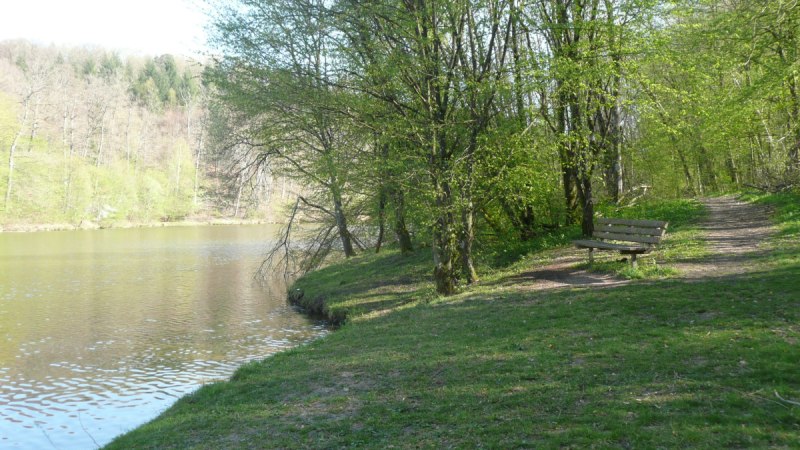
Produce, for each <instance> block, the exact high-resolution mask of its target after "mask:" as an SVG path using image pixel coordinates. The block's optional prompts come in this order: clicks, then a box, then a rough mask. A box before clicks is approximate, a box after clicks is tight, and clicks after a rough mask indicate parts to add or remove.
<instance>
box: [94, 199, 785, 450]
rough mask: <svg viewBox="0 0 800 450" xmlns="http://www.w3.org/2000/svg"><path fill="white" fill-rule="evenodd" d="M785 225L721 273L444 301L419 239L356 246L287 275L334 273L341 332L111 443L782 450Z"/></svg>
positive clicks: (486, 292)
mask: <svg viewBox="0 0 800 450" xmlns="http://www.w3.org/2000/svg"><path fill="white" fill-rule="evenodd" d="M778 217H779V218H781V217H783V216H781V214H780V212H779V214H778ZM791 217H794V216H790V219H789V220H784V219H781V220H783V222H782V225H781V226H782V227H783V226H784V225H786V224H787V223H789V222H790V221H791V220H793V219H791ZM787 226H789V227H791V226H790V225H787ZM789 233H790V232H789ZM783 236H784V237H785V238H786V239H787V241H786V242H793V244H786V243H784V244H783V246H784V247H783V249H782V250H781V252H779V253H778V254H777V255H778V256H776V257H774V258H765V259H763V260H762V261H759V262H755V263H754V265H753V267H752V270H751V271H750V272H748V273H746V274H743V275H737V276H733V277H728V278H725V279H708V280H698V281H693V282H682V281H681V280H679V279H668V280H653V281H648V282H647V283H632V284H629V285H625V286H621V287H617V288H606V289H595V290H593V289H588V288H581V289H568V290H558V291H550V292H543V291H542V292H527V291H525V290H524V289H515V288H513V287H511V288H509V287H508V286H504V287H499V286H497V285H496V284H493V283H486V284H483V285H481V286H479V287H477V288H474V289H471V290H467V291H465V292H462V293H461V294H459V295H456V296H454V297H448V298H437V297H435V296H434V295H432V293H431V291H430V287H429V284H428V283H426V282H425V281H424V279H425V277H427V276H428V267H429V266H427V265H426V264H424V261H425V257H426V253H427V252H421V253H419V254H416V255H414V256H412V257H410V258H402V257H400V256H399V255H397V254H394V253H389V254H385V255H380V256H374V255H371V256H368V257H362V259H359V260H355V261H352V262H351V263H348V264H347V265H345V266H341V267H339V269H336V268H333V267H331V268H328V269H327V271H320V272H316V273H314V274H311V275H310V276H308V277H306V278H305V279H304V280H301V281H300V282H299V283H298V285H299V286H303V287H304V288H305V289H306V290H307V291H309V292H310V291H311V290H312V289H315V288H316V289H317V290H318V291H317V292H318V294H317V295H323V294H322V292H325V291H324V290H323V289H322V288H321V287H325V288H326V289H327V288H330V287H332V286H335V285H337V283H340V286H339V288H338V289H339V290H337V291H336V292H329V293H327V294H325V300H326V301H329V300H330V301H332V302H333V303H334V304H335V305H337V306H336V307H337V308H342V309H343V310H344V311H348V310H347V308H350V307H352V308H353V310H352V311H354V313H352V318H353V319H352V320H349V321H348V322H347V323H346V324H345V325H344V326H343V327H342V328H341V329H339V330H338V331H336V332H335V333H332V334H330V335H328V336H327V337H325V338H324V339H320V340H318V341H315V342H313V343H311V344H309V345H306V346H303V347H300V348H297V349H294V350H291V351H288V352H284V353H281V354H279V355H277V356H275V357H272V358H269V359H266V360H264V361H261V362H255V363H250V364H248V365H246V366H244V367H242V368H241V369H240V370H239V371H238V372H237V373H236V374H235V375H234V376H233V378H232V379H231V380H230V381H229V382H225V383H216V384H212V385H209V386H206V387H204V388H202V389H200V390H199V391H197V392H196V393H195V394H192V395H190V396H187V397H185V398H183V399H182V400H180V401H179V402H178V403H177V404H176V405H175V406H173V407H172V408H170V409H169V410H168V411H166V412H165V413H164V414H162V415H161V416H160V417H159V418H157V419H156V420H154V421H152V422H150V423H148V424H146V425H144V426H142V427H140V428H138V429H136V430H134V431H133V432H131V433H129V434H127V435H125V436H122V437H121V438H118V439H117V440H116V441H114V442H113V443H112V444H111V445H110V446H109V448H125V449H128V448H208V449H217V448H309V447H310V448H347V447H356V448H676V447H691V448H709V449H718V448H765V447H770V448H797V447H798V446H800V406H797V405H795V404H792V403H791V402H792V401H794V402H798V401H800V377H798V375H797V373H798V372H797V370H798V366H797V363H798V361H800V325H798V324H800V295H799V294H798V282H797V280H798V279H800V259H798V258H797V255H798V253H800V244H798V242H797V241H798V239H797V238H798V234H797V233H795V234H794V235H791V234H784V235H783ZM790 238H791V239H794V240H793V241H791V240H790ZM780 239H783V238H780ZM529 258H530V259H535V256H530V257H529ZM520 264H521V263H520ZM512 266H513V265H512ZM512 266H509V268H505V269H503V270H500V271H498V272H496V273H495V274H493V275H492V276H493V277H497V279H501V278H502V277H504V276H508V273H509V272H508V271H512V269H513V267H512ZM359 274H361V275H359ZM378 279H380V280H383V281H382V282H378V281H377V280H378ZM317 283H319V284H317ZM380 286H384V287H391V289H381V288H380ZM371 292H372V293H376V292H377V293H378V295H377V296H375V299H376V300H374V301H373V302H372V303H370V302H369V300H368V299H370V298H371V294H370V293H371ZM417 295H421V298H422V299H423V301H419V299H417V298H416V296H417ZM352 299H360V300H352ZM348 301H351V302H352V303H348ZM370 308H372V309H370ZM348 313H351V312H350V311H348ZM778 396H780V398H779V397H778ZM787 400H788V401H787Z"/></svg>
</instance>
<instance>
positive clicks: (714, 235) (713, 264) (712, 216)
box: [673, 196, 775, 278]
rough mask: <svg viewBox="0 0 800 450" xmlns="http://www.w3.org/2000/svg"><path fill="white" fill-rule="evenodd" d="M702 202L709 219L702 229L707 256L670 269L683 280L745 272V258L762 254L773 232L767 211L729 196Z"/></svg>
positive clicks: (746, 267) (675, 265) (680, 263)
mask: <svg viewBox="0 0 800 450" xmlns="http://www.w3.org/2000/svg"><path fill="white" fill-rule="evenodd" d="M702 202H703V204H704V205H705V206H706V208H707V209H708V217H707V218H706V220H705V221H704V222H703V224H702V225H701V229H702V230H703V231H704V234H705V237H704V239H705V240H706V243H707V245H708V251H709V252H710V255H709V256H707V257H705V258H703V259H700V260H697V261H685V262H679V263H677V264H673V266H674V267H675V268H677V269H678V270H680V271H681V272H683V274H684V276H685V277H686V278H703V277H718V276H725V275H735V274H739V273H744V272H747V270H748V264H747V259H748V258H750V257H752V256H753V255H756V254H758V253H760V252H763V251H764V248H763V246H764V245H765V244H766V242H767V239H768V238H769V237H770V235H772V233H773V232H774V231H775V230H774V228H773V226H772V223H771V222H770V220H769V214H770V209H769V208H768V207H765V206H760V205H754V204H752V203H746V202H743V201H740V200H737V199H736V198H735V197H732V196H726V197H717V198H708V199H703V200H702Z"/></svg>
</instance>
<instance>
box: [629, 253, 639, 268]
mask: <svg viewBox="0 0 800 450" xmlns="http://www.w3.org/2000/svg"><path fill="white" fill-rule="evenodd" d="M638 266H639V265H638V264H636V253H631V267H633V268H634V269H635V268H637V267H638Z"/></svg>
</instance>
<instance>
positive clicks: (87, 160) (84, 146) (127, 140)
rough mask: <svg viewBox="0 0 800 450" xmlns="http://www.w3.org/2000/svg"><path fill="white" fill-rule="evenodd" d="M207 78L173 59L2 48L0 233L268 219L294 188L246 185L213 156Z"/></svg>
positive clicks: (267, 182)
mask: <svg viewBox="0 0 800 450" xmlns="http://www.w3.org/2000/svg"><path fill="white" fill-rule="evenodd" d="M202 71H203V65H202V64H201V63H200V62H197V61H190V60H186V59H182V58H180V57H175V56H173V55H160V56H157V57H132V56H124V55H120V54H118V53H115V52H114V51H112V50H107V49H99V48H56V47H52V46H51V47H44V46H41V45H35V44H32V43H29V42H26V41H7V42H3V43H0V157H1V158H2V161H3V164H2V166H0V179H2V182H0V184H2V195H3V197H2V198H0V201H2V206H1V207H0V226H2V225H3V224H5V225H7V226H9V227H11V228H13V226H14V225H22V228H23V229H24V228H25V227H24V225H25V224H48V223H49V224H72V225H79V224H83V225H84V226H86V225H87V224H88V225H89V226H112V225H115V224H118V223H125V222H128V223H150V222H162V221H174V220H181V219H187V218H189V219H191V218H213V217H234V218H247V217H250V218H267V216H268V215H269V214H270V212H269V211H268V210H267V209H265V207H266V205H267V203H268V201H269V196H270V195H271V193H272V191H273V190H276V189H281V188H282V190H283V191H284V192H282V195H283V196H284V197H285V196H286V195H287V194H286V192H285V190H286V184H287V181H286V180H285V179H284V180H280V182H281V183H282V185H281V186H278V185H277V184H275V185H273V184H272V183H273V181H274V180H273V179H272V178H270V177H269V176H265V173H262V174H261V177H260V178H259V179H257V180H256V179H254V180H249V179H247V180H245V179H243V178H237V173H238V168H237V167H235V166H234V165H232V164H231V163H230V162H228V161H227V160H226V159H224V158H223V157H222V154H221V153H219V152H217V151H215V150H214V149H215V148H217V147H216V146H215V141H214V140H213V135H212V134H211V133H212V130H213V128H212V127H211V126H210V112H209V107H208V104H209V102H208V97H209V91H208V89H207V87H206V86H204V84H203V82H202ZM277 182H278V181H275V183H277ZM276 192H277V191H276ZM273 203H280V201H278V202H273Z"/></svg>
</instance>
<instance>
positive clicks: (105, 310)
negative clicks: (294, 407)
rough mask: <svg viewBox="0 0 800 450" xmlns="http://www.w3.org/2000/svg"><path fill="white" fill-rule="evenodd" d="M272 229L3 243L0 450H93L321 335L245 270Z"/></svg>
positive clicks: (80, 235)
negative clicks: (181, 400)
mask: <svg viewBox="0 0 800 450" xmlns="http://www.w3.org/2000/svg"><path fill="white" fill-rule="evenodd" d="M275 231H276V230H275V228H274V227H270V226H231V227H186V228H150V229H130V230H99V231H74V232H48V233H31V234H2V235H0V448H52V447H55V448H92V447H95V446H97V445H102V444H104V443H106V442H108V441H109V440H111V439H112V438H113V437H114V436H116V435H118V434H120V433H122V432H125V431H127V430H129V429H131V428H133V427H135V426H136V425H138V424H140V423H143V422H144V421H146V420H148V419H150V418H152V417H154V416H155V415H156V414H158V413H159V412H160V411H162V410H163V409H164V408H166V407H167V406H169V405H170V404H171V403H172V402H174V400H175V399H176V398H177V397H180V396H181V395H184V394H186V393H188V392H191V391H193V390H195V389H196V388H197V387H198V386H200V385H202V384H204V383H208V382H212V381H216V380H220V379H225V378H227V377H228V376H230V374H231V373H232V372H233V370H235V368H236V367H238V366H239V365H241V364H242V363H243V362H245V361H249V360H252V359H260V358H263V357H264V356H266V355H269V354H271V353H274V352H276V351H279V350H281V349H284V348H287V347H291V346H295V345H297V344H298V343H301V342H304V341H307V340H309V339H313V338H314V337H316V336H319V335H320V334H322V333H324V332H325V330H324V328H323V327H322V325H321V324H318V323H313V322H311V321H309V320H308V319H306V318H305V317H303V316H301V315H299V314H297V313H295V312H294V311H293V310H292V309H291V308H289V307H288V306H287V305H286V303H285V300H284V293H285V288H284V286H283V285H282V284H281V283H280V282H279V281H276V282H275V283H272V284H270V285H268V286H262V285H261V284H259V283H255V282H254V281H253V279H252V274H253V272H254V271H255V269H256V267H257V266H258V263H259V260H260V257H261V255H262V254H263V251H264V249H265V247H266V246H267V245H268V239H269V237H270V236H273V235H274V233H275Z"/></svg>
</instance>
